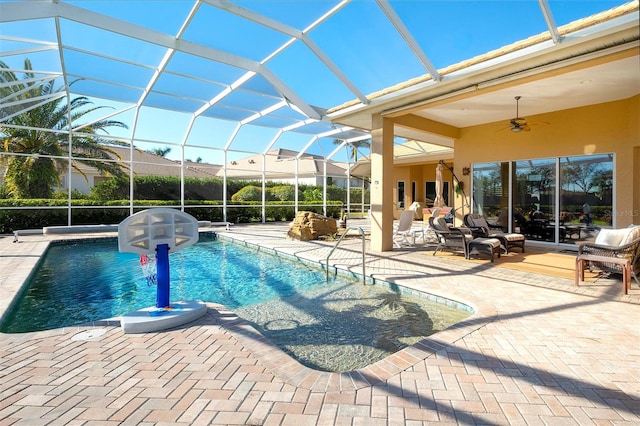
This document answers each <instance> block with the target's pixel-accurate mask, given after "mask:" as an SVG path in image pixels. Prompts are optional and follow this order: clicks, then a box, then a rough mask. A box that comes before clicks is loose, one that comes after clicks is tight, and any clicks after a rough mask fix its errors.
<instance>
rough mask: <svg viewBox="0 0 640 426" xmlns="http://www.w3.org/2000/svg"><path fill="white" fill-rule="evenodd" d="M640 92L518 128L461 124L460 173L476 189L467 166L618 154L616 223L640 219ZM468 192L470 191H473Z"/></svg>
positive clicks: (539, 117)
mask: <svg viewBox="0 0 640 426" xmlns="http://www.w3.org/2000/svg"><path fill="white" fill-rule="evenodd" d="M639 105H640V96H633V97H631V98H628V99H624V100H620V101H615V102H608V103H603V104H598V105H591V106H587V107H581V108H575V109H570V110H563V111H557V112H553V113H548V114H541V115H537V116H526V118H527V120H528V121H529V122H547V123H549V124H548V125H539V126H535V127H532V130H531V131H530V132H520V133H513V132H510V131H509V130H508V128H507V129H504V127H505V124H506V123H504V122H500V123H490V124H486V125H481V126H474V127H468V128H464V129H461V134H460V139H459V140H457V141H456V142H455V153H454V163H455V169H454V170H455V172H456V175H457V176H458V177H460V178H461V179H462V180H463V181H464V184H465V187H466V188H470V185H471V182H470V181H471V179H470V178H471V176H462V168H463V167H469V166H471V165H473V164H474V163H476V164H477V163H486V162H499V161H513V160H523V159H536V158H554V157H563V156H573V155H586V154H609V153H612V154H614V191H615V192H614V207H615V214H616V220H615V222H614V225H615V226H616V227H625V226H628V225H630V224H632V223H635V224H640V171H639V168H640V119H639V116H640V107H639ZM467 192H468V191H467Z"/></svg>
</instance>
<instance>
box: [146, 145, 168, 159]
mask: <svg viewBox="0 0 640 426" xmlns="http://www.w3.org/2000/svg"><path fill="white" fill-rule="evenodd" d="M147 152H150V153H151V154H154V155H157V156H159V157H162V158H164V157H165V156H166V155H167V154H168V153H170V152H171V148H170V147H166V148H158V147H156V148H152V149H150V150H149V151H147Z"/></svg>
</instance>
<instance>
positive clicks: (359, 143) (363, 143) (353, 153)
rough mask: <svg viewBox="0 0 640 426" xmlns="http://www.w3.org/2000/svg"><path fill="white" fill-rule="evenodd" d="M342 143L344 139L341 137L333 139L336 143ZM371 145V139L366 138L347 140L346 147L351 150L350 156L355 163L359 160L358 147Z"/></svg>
mask: <svg viewBox="0 0 640 426" xmlns="http://www.w3.org/2000/svg"><path fill="white" fill-rule="evenodd" d="M341 143H342V140H340V139H334V140H333V144H334V145H340V144H341ZM370 146H371V139H364V140H361V141H355V142H347V147H346V148H347V149H349V150H350V151H351V152H350V153H349V157H351V159H352V160H353V162H354V163H355V162H357V161H358V148H362V147H366V148H369V147H370Z"/></svg>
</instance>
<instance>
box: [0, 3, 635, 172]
mask: <svg viewBox="0 0 640 426" xmlns="http://www.w3.org/2000/svg"><path fill="white" fill-rule="evenodd" d="M1 3H7V2H6V1H0V4H1ZM39 3H40V2H39ZM63 3H64V2H63ZM68 3H69V4H72V5H74V6H78V7H81V8H84V9H88V10H91V11H93V12H97V13H100V14H104V15H107V16H111V17H113V18H116V19H118V20H122V21H125V22H130V23H133V24H136V25H139V26H141V27H144V28H149V29H152V30H154V31H159V32H162V33H164V34H166V35H169V36H171V37H173V36H175V35H176V34H178V32H179V30H180V28H181V25H182V23H183V21H184V19H185V18H186V17H187V16H188V14H189V12H190V11H191V10H192V8H193V6H194V2H193V1H188V0H178V1H169V0H166V1H117V2H114V1H76V2H68ZM623 3H624V2H623V1H595V0H592V1H589V0H587V1H584V0H580V1H578V0H575V1H554V0H550V1H549V5H550V7H551V10H552V13H553V17H554V19H555V21H556V23H557V25H564V24H566V23H569V22H572V21H574V20H576V19H580V18H583V17H585V16H589V15H592V14H594V13H598V12H601V11H603V10H607V9H610V8H612V7H615V6H617V5H620V4H623ZM31 4H32V5H33V4H35V2H31ZM232 4H235V5H239V6H241V7H244V8H246V9H249V10H251V11H253V12H254V13H256V14H259V15H261V16H266V17H267V18H270V19H274V20H276V21H278V22H280V23H282V24H285V25H288V26H290V27H291V28H293V29H295V30H300V31H302V30H305V29H306V28H307V27H308V26H309V25H311V24H312V23H313V22H314V21H315V20H316V19H317V18H318V17H320V16H322V14H324V13H326V12H328V11H329V10H330V9H331V8H332V7H334V6H335V5H336V4H337V2H336V1H329V0H318V1H314V0H303V1H289V0H287V1H262V0H252V1H238V2H233V3H232ZM390 4H391V6H392V8H393V10H394V11H395V13H396V14H397V15H398V16H399V18H400V19H401V20H402V22H403V24H404V25H405V26H406V28H407V29H408V30H409V31H410V33H411V35H412V37H413V38H414V39H415V41H416V42H417V43H418V44H419V45H420V46H421V48H422V50H423V52H424V53H425V54H426V56H427V57H428V58H429V60H430V61H431V63H432V64H433V65H434V66H435V67H436V68H437V69H442V68H444V67H446V66H448V65H452V64H455V63H458V62H460V61H463V60H465V59H469V58H471V57H474V56H476V55H480V54H483V53H486V52H488V51H491V50H493V49H497V48H499V47H502V46H505V45H508V44H510V43H513V42H516V41H519V40H522V39H525V38H527V37H530V36H533V35H537V34H539V33H541V32H544V31H546V28H547V27H546V23H545V21H544V17H543V15H542V12H541V11H540V7H539V4H538V1H537V0H518V1H516V0H510V1H482V0H481V1H471V0H469V1H466V0H465V1H455V0H453V1H430V0H404V1H393V0H391V1H390ZM60 32H61V35H62V43H63V44H64V45H65V49H63V58H64V62H65V67H66V70H67V72H68V73H69V74H70V75H71V76H72V77H71V78H79V77H83V78H85V79H84V80H82V81H79V82H77V83H76V84H75V85H74V86H73V87H74V88H75V90H76V91H77V92H78V93H79V94H83V95H87V96H90V97H91V98H92V99H94V101H95V103H96V104H97V105H108V106H111V107H113V108H115V109H116V110H124V109H126V108H127V107H128V106H130V105H131V104H132V103H135V102H136V101H137V100H138V99H140V96H141V94H142V90H143V89H144V87H145V86H146V84H147V82H148V81H149V79H150V78H151V76H152V75H153V73H154V68H155V67H157V66H158V64H159V63H160V61H161V59H162V57H163V55H164V54H165V52H166V49H165V48H164V47H162V46H158V45H154V44H152V43H147V42H143V41H140V40H135V39H131V38H126V37H123V36H121V35H117V34H113V33H109V32H106V31H104V30H102V29H99V28H94V27H92V26H89V25H85V24H82V23H79V22H74V21H72V20H67V19H61V20H60ZM307 35H308V37H309V38H310V40H312V42H313V43H315V45H317V47H318V48H319V49H320V50H321V51H322V53H323V54H324V55H326V57H327V58H329V59H330V61H332V63H333V64H335V66H336V67H337V68H339V69H340V71H341V72H342V73H343V74H344V76H345V77H346V79H348V81H349V82H350V83H351V84H353V85H354V86H355V87H356V88H357V90H358V91H359V92H360V93H363V94H365V95H366V94H370V93H372V92H375V91H378V90H381V89H384V88H386V87H389V86H392V85H395V84H398V83H401V82H403V81H406V80H408V79H410V78H414V77H418V76H421V75H424V74H426V73H427V71H426V70H425V68H424V66H423V65H422V64H421V63H420V61H419V60H418V59H417V58H416V56H415V55H414V54H413V53H412V52H411V51H410V49H409V48H408V47H407V45H406V43H405V41H404V40H403V39H402V37H401V36H400V35H399V33H398V32H397V31H396V29H395V28H394V27H393V25H392V24H391V23H390V22H389V20H388V19H387V18H386V16H385V14H384V13H383V11H382V10H381V9H380V7H378V5H377V4H376V3H375V2H374V1H373V0H355V1H352V2H350V3H348V4H347V5H346V6H344V7H342V8H341V9H340V10H339V11H338V12H337V13H335V14H334V15H333V16H331V17H330V18H329V19H327V20H326V21H325V22H323V23H322V24H321V25H319V26H318V27H315V28H313V29H311V30H310V31H309V32H308V34H307ZM0 36H2V38H1V39H0V53H2V57H1V58H0V60H2V61H4V62H6V63H7V64H8V65H9V66H12V67H21V65H22V61H23V59H24V57H25V54H24V53H21V54H13V53H14V52H21V50H22V49H27V50H28V52H29V53H28V55H27V56H28V57H29V58H30V59H31V60H32V62H33V66H34V69H36V70H39V71H46V72H49V71H53V72H60V71H61V69H62V65H61V61H60V53H59V52H58V50H57V49H55V46H54V45H52V44H51V43H55V42H56V40H57V39H56V27H55V22H54V20H53V19H45V20H37V21H17V22H5V23H1V24H0ZM182 39H183V40H186V41H187V42H193V43H197V44H200V45H203V46H207V47H209V48H212V49H218V50H220V51H223V52H227V53H229V54H231V55H233V56H234V57H241V58H246V59H247V60H249V61H252V62H255V63H258V62H260V61H264V60H265V59H266V58H267V57H268V56H269V55H270V54H271V52H273V51H274V50H275V49H277V48H278V47H280V46H282V45H283V44H284V43H286V42H287V40H288V39H289V36H287V35H284V34H282V33H280V32H277V31H273V30H270V29H267V28H265V27H262V26H260V25H258V24H256V23H255V22H251V21H248V20H245V19H243V18H240V17H238V16H233V15H230V14H229V13H226V12H225V11H222V10H219V9H216V8H214V7H211V6H209V5H201V6H200V9H199V10H198V13H197V14H196V15H195V17H194V18H193V20H192V21H191V22H190V24H189V26H188V28H187V30H186V31H185V32H184V34H183V35H182ZM48 45H49V46H50V47H51V49H49V50H44V51H43V50H42V48H43V46H44V47H46V46H48ZM309 47H310V46H309V45H305V44H304V43H302V42H300V41H296V42H295V43H293V44H291V46H290V47H288V48H287V49H285V50H284V51H283V52H281V53H279V54H278V55H276V56H275V57H274V58H272V59H270V60H268V61H266V62H264V65H263V66H264V67H266V68H267V69H268V70H269V71H270V72H272V73H273V75H274V76H275V77H276V78H277V79H279V80H280V81H282V82H283V84H284V85H285V87H286V88H288V89H289V90H291V91H292V92H293V93H295V94H297V96H300V97H301V98H302V99H303V100H304V101H305V102H306V103H308V104H310V105H315V106H319V107H323V108H330V107H333V106H336V105H339V104H341V103H343V102H346V101H350V100H353V99H355V98H356V96H357V95H356V94H354V93H353V92H352V91H351V90H349V87H347V85H345V84H343V82H341V81H340V79H339V78H338V77H336V76H335V75H334V74H333V73H332V72H331V71H330V70H329V69H328V68H327V67H326V66H325V65H324V64H323V63H322V62H321V60H320V59H319V58H318V56H317V55H316V54H315V53H314V52H313V51H312V50H311V49H310V48H309ZM33 48H37V49H39V50H40V51H35V50H33ZM96 52H97V53H98V55H96V54H95V53H96ZM100 55H101V56H100ZM167 70H168V71H169V73H165V74H164V75H163V76H162V77H161V78H160V79H159V80H158V81H157V82H156V85H155V86H154V92H153V93H151V94H150V95H149V97H148V98H147V100H148V102H149V103H150V105H152V106H156V107H158V106H161V107H169V108H170V109H172V111H170V112H167V111H162V110H160V109H158V108H145V109H143V110H142V112H141V114H140V117H139V120H138V127H137V130H136V135H135V136H136V138H137V139H140V140H139V141H136V144H137V145H142V146H145V147H148V146H152V145H154V143H155V142H157V143H158V144H160V145H161V144H162V143H163V142H168V143H172V144H180V143H182V141H183V140H184V139H185V138H186V139H187V143H189V144H193V145H205V146H215V147H218V148H221V147H223V146H225V144H226V143H227V142H228V141H229V138H230V137H231V135H232V134H233V129H234V128H235V126H236V123H235V122H234V121H229V120H220V119H212V118H205V117H204V116H203V117H200V118H198V119H197V120H196V122H195V125H194V127H193V129H192V131H191V133H189V134H188V135H187V130H186V129H187V128H188V124H189V122H190V119H191V114H192V113H193V112H194V111H195V110H197V109H198V108H199V107H200V106H202V105H203V104H204V103H205V102H206V101H208V100H210V99H211V98H212V97H214V96H216V94H218V93H220V92H221V91H223V90H224V88H225V87H226V85H228V84H231V83H233V82H234V81H235V80H237V79H238V78H239V77H240V76H242V75H243V74H244V72H245V71H244V70H241V69H240V68H238V67H234V66H230V65H225V64H221V63H218V62H215V61H212V60H209V59H205V58H201V57H194V56H189V55H184V54H181V53H178V54H176V55H175V56H174V58H173V59H172V60H171V61H170V62H169V64H168V65H167ZM244 88H245V89H246V90H243V91H238V92H236V93H234V94H233V95H232V96H228V97H226V98H225V99H224V100H223V101H222V102H221V103H220V105H217V106H216V108H217V110H218V111H220V112H221V113H223V115H224V116H225V117H236V116H237V117H238V118H243V117H246V116H248V115H250V114H251V113H250V112H248V110H249V109H255V110H260V109H263V108H265V107H268V106H269V105H270V104H273V103H275V102H276V101H277V99H276V98H275V97H273V96H272V95H277V94H278V92H277V90H276V89H275V88H274V86H273V85H272V84H271V83H269V82H268V81H267V79H265V78H262V77H260V76H257V77H254V78H253V79H251V80H250V81H249V82H247V83H246V85H245V87H244ZM256 91H259V92H262V95H256V94H255V93H256ZM261 104H262V105H261ZM210 112H211V114H214V110H213V109H212V110H211V111H210ZM216 114H217V112H216ZM204 115H207V114H204ZM296 115H298V113H297V112H295V111H294V110H290V109H288V108H284V109H282V110H278V113H277V114H276V116H275V117H272V118H271V119H270V120H267V119H266V118H265V119H262V121H261V122H269V123H280V125H286V124H282V123H288V122H293V121H294V120H295V119H296V118H297V117H295V116H296ZM112 118H113V119H117V120H120V121H123V122H126V123H128V124H130V125H132V124H133V120H134V115H133V111H131V110H130V111H126V112H123V113H122V114H119V115H118V116H116V117H112ZM276 132H277V129H274V128H266V127H261V126H245V127H243V128H242V130H241V132H240V133H239V134H238V136H237V138H236V140H234V142H233V144H232V148H233V149H236V150H239V151H258V152H259V151H261V150H262V149H264V146H266V144H268V143H269V141H271V140H272V138H273V137H274V135H275V134H276ZM114 135H116V136H121V137H130V136H131V135H130V133H127V132H116V133H114ZM311 137H312V136H311V135H307V134H302V135H299V134H285V136H283V138H282V139H281V140H279V141H278V142H277V143H276V145H275V146H274V147H283V148H287V149H300V148H302V147H303V146H305V145H306V144H307V143H308V142H309V140H310V139H311ZM147 141H152V142H147ZM334 148H335V145H333V144H332V139H331V138H324V139H322V140H320V141H318V142H317V143H315V144H313V146H312V147H311V148H310V150H309V152H312V153H317V154H322V155H327V154H329V153H330V152H331V151H332V150H333V149H334ZM189 152H190V153H191V154H187V155H188V157H191V159H195V158H197V157H198V156H200V157H202V158H203V159H204V160H205V161H209V162H221V161H222V157H221V155H219V152H218V151H216V153H212V152H209V151H203V152H204V153H205V154H203V155H198V153H199V152H200V151H198V150H196V149H191V150H189ZM178 153H179V149H178V148H172V154H171V155H170V156H171V157H174V158H176V159H177V156H178ZM234 155H235V154H234ZM234 155H230V157H229V160H231V159H233V157H234ZM245 155H246V154H245V153H244V152H243V153H241V154H240V153H239V154H238V155H237V156H245ZM344 155H346V151H345V154H344ZM336 159H339V160H344V158H336Z"/></svg>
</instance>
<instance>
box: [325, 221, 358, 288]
mask: <svg viewBox="0 0 640 426" xmlns="http://www.w3.org/2000/svg"><path fill="white" fill-rule="evenodd" d="M352 229H353V230H359V231H360V234H361V235H362V284H366V279H367V277H366V276H365V274H364V268H365V248H364V245H365V244H364V240H365V235H364V229H362V227H360V226H350V227H348V228H347V229H345V230H344V233H343V234H342V235H340V238H338V241H336V245H335V246H333V248H332V249H331V251H330V252H329V254H328V255H327V281H329V258H330V257H331V255H332V254H333V252H334V251H335V250H336V249H337V248H338V245H339V244H340V241H342V239H343V238H344V236H345V235H347V233H348V232H349V231H350V230H352Z"/></svg>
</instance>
